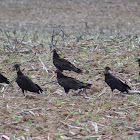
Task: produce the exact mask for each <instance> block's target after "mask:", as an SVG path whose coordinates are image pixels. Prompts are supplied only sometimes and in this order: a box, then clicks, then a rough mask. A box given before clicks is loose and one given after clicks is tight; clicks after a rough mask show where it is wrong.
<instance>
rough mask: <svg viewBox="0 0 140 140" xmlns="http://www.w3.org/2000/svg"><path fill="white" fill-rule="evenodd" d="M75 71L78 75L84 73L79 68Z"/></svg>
mask: <svg viewBox="0 0 140 140" xmlns="http://www.w3.org/2000/svg"><path fill="white" fill-rule="evenodd" d="M74 71H75V72H77V73H82V70H80V69H78V68H76V69H75V70H74Z"/></svg>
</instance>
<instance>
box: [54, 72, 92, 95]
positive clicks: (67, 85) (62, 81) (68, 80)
mask: <svg viewBox="0 0 140 140" xmlns="http://www.w3.org/2000/svg"><path fill="white" fill-rule="evenodd" d="M55 73H57V81H58V84H59V85H61V86H62V87H63V88H64V90H65V92H66V93H68V92H69V90H70V89H73V90H78V89H82V88H84V89H90V87H91V84H88V83H83V82H81V81H79V80H76V79H74V78H72V77H68V76H65V75H63V74H62V73H61V72H60V71H59V70H56V71H55Z"/></svg>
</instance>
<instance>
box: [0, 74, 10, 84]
mask: <svg viewBox="0 0 140 140" xmlns="http://www.w3.org/2000/svg"><path fill="white" fill-rule="evenodd" d="M0 83H6V84H9V81H8V79H7V78H6V77H5V76H3V75H2V74H1V73H0Z"/></svg>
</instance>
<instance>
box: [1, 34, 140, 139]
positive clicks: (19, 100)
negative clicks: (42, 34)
mask: <svg viewBox="0 0 140 140" xmlns="http://www.w3.org/2000/svg"><path fill="white" fill-rule="evenodd" d="M11 35H12V34H11ZM11 38H13V37H11ZM39 39H41V38H38V40H36V42H34V43H33V42H32V41H33V39H32V41H29V42H28V43H27V42H22V43H21V44H20V43H16V44H17V45H16V47H15V48H14V47H11V49H10V50H9V49H8V47H6V48H5V51H3V49H1V55H0V58H1V64H3V65H4V67H3V65H1V69H0V71H1V72H2V73H3V74H4V75H5V76H7V77H9V78H10V79H13V77H14V76H15V74H16V73H15V72H14V71H12V70H11V69H12V65H13V64H14V63H17V62H18V63H22V67H21V69H22V70H23V72H24V74H26V75H30V76H31V78H32V80H33V81H34V82H35V83H38V84H39V85H40V86H41V87H42V88H43V89H44V91H45V94H44V95H42V94H40V95H37V94H35V93H29V92H28V93H26V96H23V94H22V91H21V90H20V89H19V88H18V86H17V84H16V83H15V82H14V83H13V84H12V85H11V86H8V85H7V86H1V95H0V120H1V121H0V134H1V137H3V138H4V137H5V136H7V137H11V139H12V138H14V137H15V138H19V139H24V138H25V139H53V138H54V139H98V138H101V139H136V138H137V137H138V135H139V126H140V123H139V122H140V117H139V107H140V106H139V105H140V97H139V95H137V94H132V95H126V94H125V95H121V94H120V93H119V92H118V91H114V96H113V97H112V99H111V100H110V88H109V87H108V86H107V85H106V84H105V82H104V74H103V68H104V67H105V66H106V65H108V66H111V68H112V69H113V70H112V73H113V74H114V75H116V76H118V77H119V78H120V79H122V80H123V81H125V82H127V83H128V84H129V85H130V86H131V88H132V89H133V90H134V89H135V90H138V89H139V88H140V84H139V82H138V77H137V75H138V65H137V63H136V62H135V60H136V58H138V57H140V55H139V54H140V50H139V46H138V44H137V39H133V41H134V42H135V43H134V42H133V43H134V44H135V46H133V47H132V46H131V45H130V44H129V42H130V40H132V39H130V38H127V39H126V40H125V41H124V40H123V41H120V40H119V41H117V38H116V41H115V42H114V41H111V39H109V38H108V39H105V38H102V39H101V38H100V37H98V38H96V37H92V38H90V39H89V38H88V39H84V40H81V41H80V42H78V43H76V42H75V41H72V39H71V42H70V45H68V46H67V47H64V44H65V43H66V42H65V41H61V40H59V41H58V43H57V48H59V50H60V51H61V52H60V51H59V54H61V55H62V56H64V57H65V58H66V59H68V60H69V61H71V62H73V63H75V65H76V66H77V67H79V68H81V69H82V70H83V74H75V73H74V72H64V73H65V74H66V75H69V76H72V77H75V78H77V79H79V80H82V81H88V82H89V83H92V84H93V85H94V86H92V88H91V89H90V90H87V91H86V93H85V92H83V93H81V94H78V95H77V96H74V94H75V93H78V91H73V90H71V91H70V93H69V94H68V95H66V94H65V93H64V90H63V88H62V87H60V86H59V85H58V84H57V81H56V77H52V76H53V75H54V73H53V70H54V69H55V67H54V66H53V64H52V54H50V51H49V47H46V45H47V44H46V43H45V42H43V46H40V45H38V46H36V45H37V44H38V42H39ZM96 39H97V41H98V42H97V41H96ZM67 40H70V38H69V39H67ZM10 42H12V40H10ZM17 42H19V40H18V41H17ZM1 43H8V42H6V41H5V40H3V38H2V37H1ZM25 43H26V45H25ZM27 44H28V45H27ZM93 45H94V48H92V46H93ZM35 52H36V55H35V54H34V53H35ZM39 57H40V58H41V59H42V62H43V63H44V64H45V66H46V68H47V69H48V71H49V72H48V75H47V77H48V78H47V79H46V72H45V70H43V69H42V64H41V62H40V61H39V59H38V58H39ZM23 62H24V63H23ZM51 81H54V82H51ZM7 87H8V88H7ZM3 90H4V93H3V92H2V91H3Z"/></svg>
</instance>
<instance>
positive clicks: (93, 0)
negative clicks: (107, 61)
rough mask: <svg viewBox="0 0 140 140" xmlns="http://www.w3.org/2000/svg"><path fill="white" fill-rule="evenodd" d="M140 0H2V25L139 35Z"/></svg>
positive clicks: (41, 29) (48, 29)
mask: <svg viewBox="0 0 140 140" xmlns="http://www.w3.org/2000/svg"><path fill="white" fill-rule="evenodd" d="M139 7H140V1H139V0H133V1H132V0H70V1H65V0H51V1H50V0H44V1H34V0H20V1H19V0H11V1H9V0H2V1H1V4H0V26H1V27H2V28H8V29H9V28H12V29H13V28H16V29H21V28H24V29H26V28H28V29H33V30H39V31H43V32H47V33H48V32H51V31H52V28H53V29H55V30H56V31H59V30H64V31H65V32H67V33H70V32H72V33H76V34H82V33H85V32H88V33H92V34H93V33H94V34H96V33H99V32H100V33H106V34H116V33H121V34H139V33H140V8H139Z"/></svg>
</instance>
